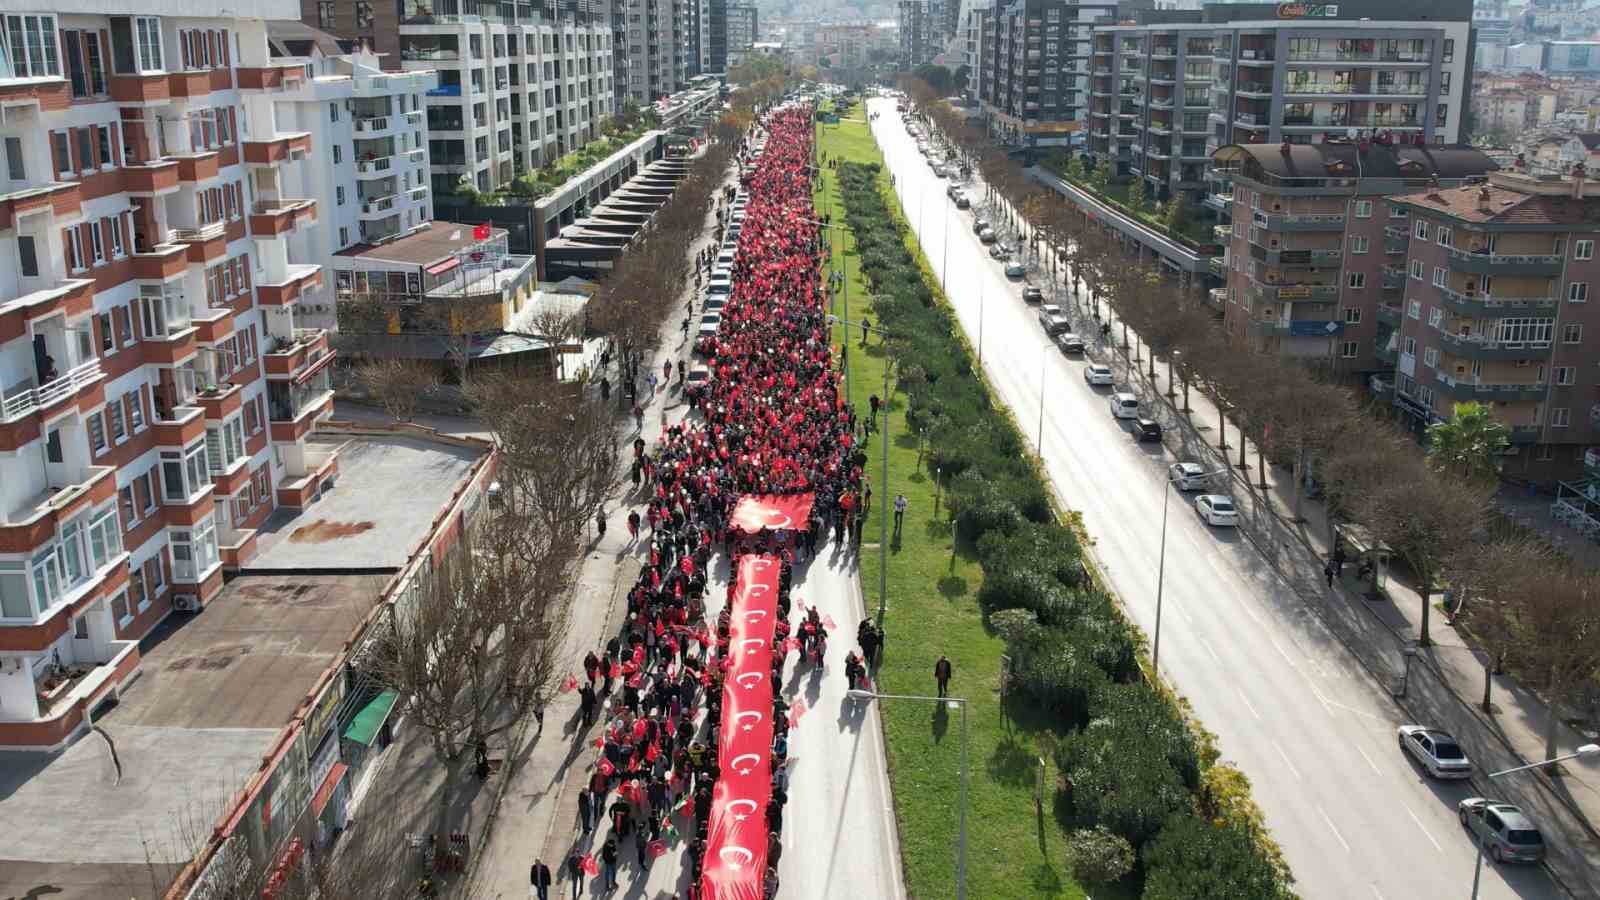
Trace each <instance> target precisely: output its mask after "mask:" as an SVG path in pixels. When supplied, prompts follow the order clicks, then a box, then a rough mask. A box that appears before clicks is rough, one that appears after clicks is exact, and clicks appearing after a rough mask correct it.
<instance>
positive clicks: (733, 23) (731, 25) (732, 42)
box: [728, 3, 761, 54]
mask: <svg viewBox="0 0 1600 900" xmlns="http://www.w3.org/2000/svg"><path fill="white" fill-rule="evenodd" d="M760 34H761V32H760V30H759V29H758V26H757V21H756V8H755V7H754V6H752V5H750V4H747V3H730V4H728V52H729V53H730V54H732V53H747V52H749V50H750V47H751V46H752V45H754V44H755V42H756V41H757V40H758V39H759V37H760Z"/></svg>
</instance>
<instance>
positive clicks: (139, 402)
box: [123, 390, 144, 434]
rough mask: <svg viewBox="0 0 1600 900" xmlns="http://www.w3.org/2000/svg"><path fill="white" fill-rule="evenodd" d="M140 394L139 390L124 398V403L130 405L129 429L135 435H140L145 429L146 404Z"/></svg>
mask: <svg viewBox="0 0 1600 900" xmlns="http://www.w3.org/2000/svg"><path fill="white" fill-rule="evenodd" d="M139 393H140V392H139V391H137V390H135V391H130V392H129V393H128V395H127V396H125V397H124V398H123V402H125V403H127V404H128V427H129V428H130V429H131V430H132V431H133V433H134V434H138V433H139V432H140V431H141V430H143V428H144V402H143V398H141V397H140V396H139Z"/></svg>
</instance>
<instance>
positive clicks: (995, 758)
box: [988, 735, 1039, 787]
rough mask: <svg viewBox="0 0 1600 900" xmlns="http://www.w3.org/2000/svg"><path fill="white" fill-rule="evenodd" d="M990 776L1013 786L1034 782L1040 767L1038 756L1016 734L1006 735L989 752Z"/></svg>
mask: <svg viewBox="0 0 1600 900" xmlns="http://www.w3.org/2000/svg"><path fill="white" fill-rule="evenodd" d="M988 768H989V777H990V778H993V779H994V780H995V781H998V782H1000V783H1001V784H1004V785H1009V786H1011V787H1023V786H1025V785H1031V784H1033V780H1034V777H1035V773H1036V772H1037V771H1038V769H1039V762H1038V757H1037V756H1036V755H1035V754H1034V752H1033V750H1032V749H1030V748H1029V746H1028V745H1026V744H1024V743H1023V742H1022V741H1019V740H1017V738H1016V736H1015V735H1006V736H1005V738H1004V739H1002V740H1001V741H1000V743H999V744H997V745H995V748H994V752H993V753H991V754H989V763H988Z"/></svg>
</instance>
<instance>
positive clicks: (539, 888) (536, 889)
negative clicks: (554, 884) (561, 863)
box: [528, 859, 550, 900]
mask: <svg viewBox="0 0 1600 900" xmlns="http://www.w3.org/2000/svg"><path fill="white" fill-rule="evenodd" d="M528 881H529V883H531V884H532V885H533V894H534V896H535V897H538V898H539V900H550V867H549V866H547V865H545V864H544V860H542V859H535V860H534V861H533V868H532V869H529V870H528Z"/></svg>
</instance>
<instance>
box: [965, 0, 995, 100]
mask: <svg viewBox="0 0 1600 900" xmlns="http://www.w3.org/2000/svg"><path fill="white" fill-rule="evenodd" d="M965 8H966V16H965V18H964V19H963V20H962V22H961V32H960V34H961V42H962V48H963V50H964V52H965V54H966V55H965V57H964V61H965V63H966V65H967V93H966V96H967V100H968V101H970V102H971V103H972V105H974V106H979V107H980V108H981V106H982V102H983V75H984V69H985V66H984V60H985V59H986V57H985V56H984V48H985V43H984V35H985V34H986V33H987V31H988V28H989V24H988V23H989V17H990V16H991V15H993V13H994V0H971V2H969V3H967V4H966V6H965ZM989 46H990V47H991V48H992V46H993V39H992V38H991V39H990V41H989Z"/></svg>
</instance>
